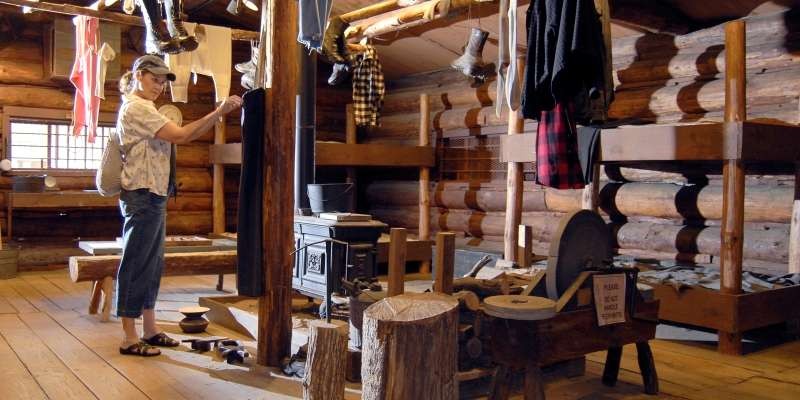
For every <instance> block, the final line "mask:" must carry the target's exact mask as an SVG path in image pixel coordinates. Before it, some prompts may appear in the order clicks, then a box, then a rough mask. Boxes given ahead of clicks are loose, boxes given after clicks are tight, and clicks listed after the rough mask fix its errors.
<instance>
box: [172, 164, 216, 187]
mask: <svg viewBox="0 0 800 400" xmlns="http://www.w3.org/2000/svg"><path fill="white" fill-rule="evenodd" d="M175 177H176V179H177V183H178V191H179V192H181V191H184V192H205V193H210V192H211V189H212V180H211V171H210V170H209V169H208V168H179V169H178V170H177V172H176V176H175Z"/></svg>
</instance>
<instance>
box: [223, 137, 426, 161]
mask: <svg viewBox="0 0 800 400" xmlns="http://www.w3.org/2000/svg"><path fill="white" fill-rule="evenodd" d="M209 158H210V161H211V163H212V164H234V165H235V164H241V163H242V144H241V143H226V144H212V145H211V151H210V152H209ZM314 158H315V159H314V162H315V164H316V165H317V166H327V167H334V166H341V167H350V166H369V167H433V166H434V165H435V163H436V155H435V152H434V149H433V148H432V147H428V146H394V145H385V144H349V143H337V142H322V141H318V142H317V143H316V146H315V148H314Z"/></svg>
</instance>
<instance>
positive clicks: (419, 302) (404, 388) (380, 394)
mask: <svg viewBox="0 0 800 400" xmlns="http://www.w3.org/2000/svg"><path fill="white" fill-rule="evenodd" d="M457 363H458V300H456V299H455V298H453V297H451V296H447V295H443V294H440V293H408V294H402V295H399V296H395V297H390V298H386V299H383V300H381V301H379V302H377V303H375V304H373V305H371V306H370V307H369V308H367V310H366V311H365V312H364V321H363V355H362V364H361V377H362V381H363V385H362V399H364V400H384V399H386V400H390V399H428V400H439V399H447V400H449V399H456V398H457V397H458V381H457V380H456V372H457Z"/></svg>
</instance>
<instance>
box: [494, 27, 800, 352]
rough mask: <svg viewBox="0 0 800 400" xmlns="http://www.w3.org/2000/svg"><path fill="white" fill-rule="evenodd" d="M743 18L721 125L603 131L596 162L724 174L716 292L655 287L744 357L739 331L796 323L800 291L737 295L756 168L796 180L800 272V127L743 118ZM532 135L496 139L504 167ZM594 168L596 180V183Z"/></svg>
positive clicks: (735, 35) (526, 156)
mask: <svg viewBox="0 0 800 400" xmlns="http://www.w3.org/2000/svg"><path fill="white" fill-rule="evenodd" d="M744 28H745V27H744V21H742V20H737V21H733V22H729V23H728V24H726V27H725V47H726V51H725V53H726V60H725V62H726V69H725V120H724V122H717V123H694V124H685V125H644V126H635V127H623V128H616V129H603V130H602V132H601V136H600V144H599V148H600V149H599V151H598V153H599V154H598V156H597V160H596V162H597V164H616V165H625V166H629V167H636V168H644V169H659V168H663V166H664V165H666V166H670V165H671V166H672V167H675V166H681V165H684V166H685V165H689V164H690V163H691V164H692V165H694V164H698V163H700V164H702V165H710V166H712V167H714V168H719V167H720V166H721V168H722V172H723V189H722V196H723V200H722V205H721V206H722V228H721V230H720V232H721V235H720V236H721V237H720V260H721V261H720V275H721V280H722V282H721V289H720V290H719V291H715V290H708V289H704V288H700V287H692V288H689V289H686V290H684V291H683V292H681V293H680V294H678V293H675V290H674V289H673V288H672V287H671V286H668V285H652V286H654V289H655V294H656V298H658V299H659V300H660V301H661V308H660V314H659V317H660V318H661V319H664V320H668V321H674V322H679V323H685V324H690V325H695V326H700V327H705V328H711V329H715V330H717V331H718V334H719V348H718V350H719V351H720V352H721V353H727V354H741V353H742V333H743V332H744V331H747V330H751V329H755V328H760V327H765V326H768V325H772V324H778V323H781V322H784V321H791V320H794V319H797V318H800V307H796V306H794V305H795V304H798V303H800V286H793V287H786V288H779V289H773V290H765V291H761V292H756V293H743V292H742V259H743V257H742V251H743V242H744V240H743V237H744V234H743V233H744V209H745V201H744V199H745V197H744V192H745V184H744V178H745V174H747V173H753V172H758V171H759V168H765V167H766V168H768V169H770V170H773V171H774V170H775V169H779V170H781V169H782V170H785V172H789V173H791V174H794V175H795V198H794V203H793V209H792V219H791V227H790V236H789V242H790V243H789V263H788V271H789V272H800V127H798V126H794V125H784V124H780V123H765V122H760V121H747V120H746V112H745V110H746V107H745V103H746V101H745V100H746V94H745V37H744V36H745V29H744ZM535 142H536V136H535V134H520V135H508V136H506V137H503V141H502V142H501V154H502V156H501V158H502V161H505V162H510V163H514V162H531V161H535V159H534V158H535V151H534V149H535ZM599 170H600V168H598V166H597V165H595V168H594V179H593V182H598V181H599ZM598 187H599V185H598V184H596V183H595V184H590V185H589V186H587V188H586V189H585V192H584V197H583V199H584V201H583V207H584V208H587V209H591V210H595V211H596V210H597V208H598V204H599V199H598V198H599V196H598V195H599V193H598Z"/></svg>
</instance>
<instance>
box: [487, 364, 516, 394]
mask: <svg viewBox="0 0 800 400" xmlns="http://www.w3.org/2000/svg"><path fill="white" fill-rule="evenodd" d="M510 386H511V369H510V368H508V366H506V365H499V366H498V367H497V369H496V370H495V372H494V377H493V378H492V383H491V389H490V390H489V399H490V400H506V399H508V397H509V395H510V392H511V387H510Z"/></svg>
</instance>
